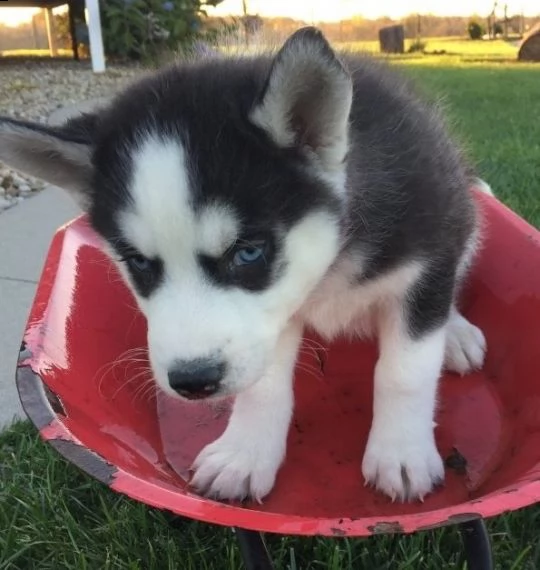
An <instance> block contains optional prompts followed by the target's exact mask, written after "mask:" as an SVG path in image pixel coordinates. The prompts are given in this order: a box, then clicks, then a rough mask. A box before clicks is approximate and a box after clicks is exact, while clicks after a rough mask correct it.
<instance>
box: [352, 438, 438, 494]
mask: <svg viewBox="0 0 540 570" xmlns="http://www.w3.org/2000/svg"><path fill="white" fill-rule="evenodd" d="M362 473H363V475H364V478H365V482H366V485H367V484H369V485H371V486H373V487H375V488H376V489H377V490H378V491H381V492H382V493H384V494H386V495H388V496H389V497H390V498H391V499H392V501H395V500H398V501H402V502H405V501H414V500H420V501H423V499H424V496H425V495H427V494H428V493H430V492H431V491H432V490H433V489H434V488H435V487H436V486H437V485H440V484H441V483H442V482H443V480H444V464H443V461H442V459H441V456H440V455H439V452H438V451H437V447H436V445H435V441H434V438H433V434H432V433H429V432H427V433H425V434H424V435H423V436H422V437H411V436H410V434H409V436H406V435H403V434H402V433H386V434H385V433H384V430H382V431H381V432H379V433H377V432H372V433H371V434H370V436H369V439H368V444H367V447H366V451H365V453H364V459H363V462H362Z"/></svg>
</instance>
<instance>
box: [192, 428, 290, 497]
mask: <svg viewBox="0 0 540 570" xmlns="http://www.w3.org/2000/svg"><path fill="white" fill-rule="evenodd" d="M284 457H285V442H277V441H276V442H268V441H257V438H256V437H255V436H254V435H253V434H249V433H243V434H240V433H238V432H235V431H227V430H226V431H225V433H224V434H223V435H222V436H221V437H220V438H219V439H217V440H216V441H214V442H213V443H211V444H209V445H207V446H206V447H205V448H204V449H203V450H202V451H201V452H200V453H199V455H198V456H197V458H196V459H195V461H194V463H193V469H194V471H195V473H194V476H193V478H192V479H191V481H190V486H191V487H193V488H194V489H195V490H196V491H197V492H199V493H200V494H202V495H205V496H208V497H210V498H214V499H217V500H231V501H234V500H239V501H242V500H245V499H254V500H256V501H257V502H259V503H261V502H262V499H263V498H264V497H265V496H266V495H268V493H269V492H270V491H271V490H272V487H273V486H274V483H275V480H276V474H277V471H278V469H279V467H280V465H281V463H282V461H283V459H284Z"/></svg>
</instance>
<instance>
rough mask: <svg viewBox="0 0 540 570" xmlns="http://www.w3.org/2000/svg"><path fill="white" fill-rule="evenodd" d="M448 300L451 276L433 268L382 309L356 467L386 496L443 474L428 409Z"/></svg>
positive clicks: (427, 486) (405, 494) (406, 495)
mask: <svg viewBox="0 0 540 570" xmlns="http://www.w3.org/2000/svg"><path fill="white" fill-rule="evenodd" d="M441 279H442V281H445V282H444V283H443V282H441ZM451 303H452V279H451V278H450V277H448V276H443V275H442V274H441V273H440V272H436V273H435V274H434V275H425V276H424V278H423V279H422V283H421V284H417V285H415V286H414V287H413V290H411V291H409V294H408V295H407V296H406V298H405V299H404V300H402V301H399V300H395V301H393V302H390V303H389V304H387V305H386V306H385V308H384V310H383V311H382V316H381V322H380V329H379V335H380V336H379V343H380V356H379V360H378V362H377V365H376V368H375V386H374V402H373V423H372V426H371V431H370V434H369V438H368V443H367V447H366V451H365V454H364V458H363V463H362V472H363V475H364V477H365V480H366V483H369V484H372V485H374V486H375V487H376V488H377V489H379V490H380V491H382V492H383V493H385V494H386V495H388V496H390V497H391V498H392V500H395V499H399V500H415V499H420V500H421V499H422V498H423V497H424V495H426V494H427V493H429V492H430V491H431V490H432V489H433V487H434V486H435V485H436V484H438V483H440V482H442V480H443V478H444V467H443V462H442V459H441V457H440V455H439V452H438V451H437V447H436V445H435V437H434V425H435V424H434V415H435V406H436V392H437V384H438V380H439V376H440V374H441V369H442V365H443V359H444V351H445V341H446V324H447V322H448V315H449V310H450V306H451Z"/></svg>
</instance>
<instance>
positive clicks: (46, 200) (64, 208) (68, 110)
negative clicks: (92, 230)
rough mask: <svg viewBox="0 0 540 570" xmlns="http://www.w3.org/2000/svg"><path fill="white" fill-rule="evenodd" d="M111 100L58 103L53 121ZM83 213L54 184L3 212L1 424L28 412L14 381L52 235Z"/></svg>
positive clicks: (0, 257)
mask: <svg viewBox="0 0 540 570" xmlns="http://www.w3.org/2000/svg"><path fill="white" fill-rule="evenodd" d="M107 101H108V99H105V98H103V99H96V100H92V101H83V102H81V103H79V104H77V105H71V106H69V107H65V108H62V109H59V110H57V111H55V112H54V113H53V114H52V115H51V117H50V118H49V123H50V124H60V123H62V122H64V121H65V120H66V119H67V118H68V117H71V116H74V115H76V114H78V113H80V112H88V111H91V110H93V109H95V108H96V107H100V106H101V105H103V104H106V102H107ZM79 214H80V210H79V208H78V207H77V205H76V204H75V202H73V200H72V199H71V198H69V196H68V195H67V194H66V193H65V192H64V191H63V190H61V189H59V188H55V187H52V186H51V187H48V188H47V189H45V190H43V191H42V192H40V193H39V194H38V195H37V196H34V197H32V198H29V199H27V200H25V201H24V202H22V203H21V204H19V205H18V206H15V207H13V208H11V209H9V210H6V211H5V212H3V213H2V214H1V215H0V430H2V429H3V428H4V427H6V426H7V425H9V424H10V423H11V422H12V421H13V419H14V418H18V417H25V415H24V412H23V410H22V407H21V405H20V402H19V396H18V394H17V388H16V385H15V367H16V363H17V356H18V353H19V347H20V345H21V340H22V335H23V332H24V328H25V325H26V321H27V318H28V313H29V311H30V306H31V305H32V301H33V299H34V295H35V292H36V285H37V282H38V280H39V277H40V275H41V270H42V268H43V264H44V262H45V257H46V255H47V251H48V249H49V245H50V243H51V240H52V237H53V235H54V233H55V231H56V230H57V229H58V227H59V226H61V225H63V224H65V223H66V222H68V221H69V220H72V219H73V218H74V217H76V216H78V215H79Z"/></svg>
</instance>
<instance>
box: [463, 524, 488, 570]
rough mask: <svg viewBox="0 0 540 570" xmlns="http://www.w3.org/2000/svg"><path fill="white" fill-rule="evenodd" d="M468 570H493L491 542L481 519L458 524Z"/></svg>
mask: <svg viewBox="0 0 540 570" xmlns="http://www.w3.org/2000/svg"><path fill="white" fill-rule="evenodd" d="M459 531H460V533H461V538H462V540H463V546H464V549H465V560H467V568H468V570H493V568H494V566H493V554H492V552H491V542H490V540H489V534H488V531H487V528H486V524H485V522H484V520H483V519H475V520H472V521H467V522H463V523H460V525H459Z"/></svg>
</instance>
